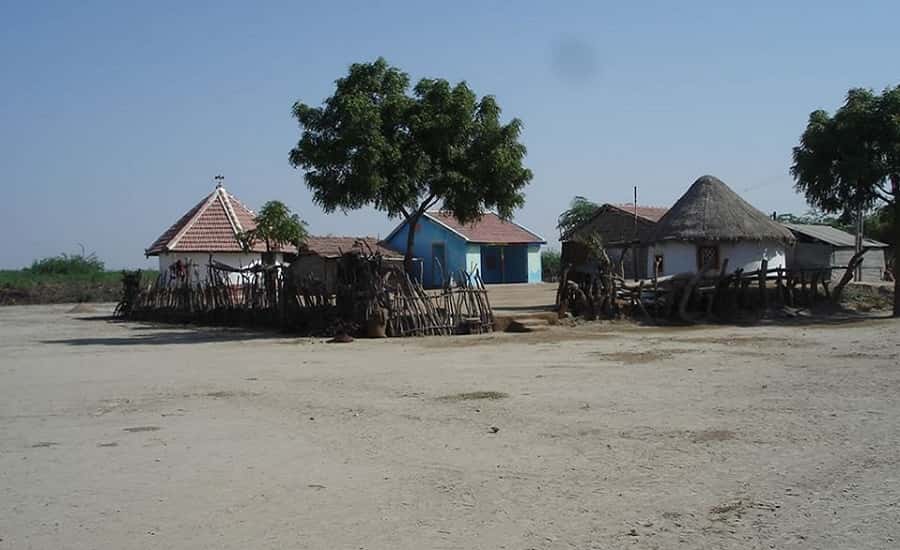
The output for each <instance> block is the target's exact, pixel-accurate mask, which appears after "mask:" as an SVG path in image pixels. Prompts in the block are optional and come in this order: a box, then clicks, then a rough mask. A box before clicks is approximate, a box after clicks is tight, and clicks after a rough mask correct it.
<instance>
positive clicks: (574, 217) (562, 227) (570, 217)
mask: <svg viewBox="0 0 900 550" xmlns="http://www.w3.org/2000/svg"><path fill="white" fill-rule="evenodd" d="M598 208H600V205H598V204H597V203H595V202H591V201H589V200H587V199H586V198H584V197H581V196H576V197H575V198H573V199H572V202H570V203H569V208H568V209H566V210H565V211H564V212H563V213H562V214H560V215H559V217H558V218H557V220H556V228H557V229H559V234H560V235H562V236H564V235H566V234H567V233H569V232H570V231H572V230H573V229H575V228H576V227H578V226H579V225H581V224H582V223H584V222H585V221H587V220H588V219H589V218H590V217H591V216H593V215H594V213H595V212H596V211H597V209H598Z"/></svg>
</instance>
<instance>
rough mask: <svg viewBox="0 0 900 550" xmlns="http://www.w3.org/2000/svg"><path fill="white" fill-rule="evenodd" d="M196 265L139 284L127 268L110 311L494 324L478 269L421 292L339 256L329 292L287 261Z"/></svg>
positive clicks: (348, 325)
mask: <svg viewBox="0 0 900 550" xmlns="http://www.w3.org/2000/svg"><path fill="white" fill-rule="evenodd" d="M196 271H197V270H183V271H182V272H181V274H176V273H174V272H173V273H163V274H161V275H160V277H159V279H157V281H156V282H155V283H154V284H152V285H150V286H149V287H148V288H145V289H140V288H139V286H138V285H136V284H135V283H134V274H128V273H126V274H125V275H124V276H123V298H122V301H121V302H120V304H119V306H118V307H117V308H116V314H117V315H118V316H120V317H123V318H127V319H134V320H142V321H157V322H175V323H196V324H214V325H230V326H250V327H253V326H258V327H270V328H279V329H282V330H285V331H290V332H295V333H301V334H316V335H331V334H335V333H348V334H356V335H367V336H422V335H451V334H469V333H481V332H490V331H491V330H493V322H494V317H493V312H492V310H491V306H490V301H489V300H488V296H487V290H486V289H485V287H484V283H483V282H482V280H481V278H480V277H479V276H478V275H477V274H476V275H469V274H460V276H459V277H457V278H456V280H455V281H454V282H453V283H448V284H447V285H446V286H445V288H443V289H442V290H440V291H437V292H435V291H426V290H425V289H424V288H423V287H422V285H421V284H419V283H418V282H416V281H413V280H412V279H410V277H409V276H408V275H407V274H406V273H405V272H403V270H402V269H399V268H397V267H393V266H388V265H387V264H386V263H384V262H383V261H382V259H381V257H380V256H379V255H377V254H369V255H366V254H358V253H353V254H345V255H343V256H342V257H341V258H340V259H339V263H338V280H339V283H338V285H337V290H336V292H334V293H327V292H326V291H325V290H324V289H325V285H324V284H323V283H322V282H321V281H317V280H315V279H310V278H305V279H300V280H294V279H293V278H292V273H291V272H290V270H289V269H288V268H287V267H286V266H274V265H273V266H254V267H251V268H244V269H236V268H232V267H229V266H227V265H224V264H219V263H216V262H214V261H212V260H211V261H210V263H209V265H208V266H207V273H206V277H205V278H199V277H196V276H194V277H187V276H184V275H183V273H196ZM138 277H139V276H138ZM138 280H139V279H138Z"/></svg>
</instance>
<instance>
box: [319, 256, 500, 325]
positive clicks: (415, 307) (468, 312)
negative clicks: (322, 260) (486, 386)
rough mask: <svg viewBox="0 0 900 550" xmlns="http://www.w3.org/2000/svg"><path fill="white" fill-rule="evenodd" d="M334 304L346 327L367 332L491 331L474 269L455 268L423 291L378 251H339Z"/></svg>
mask: <svg viewBox="0 0 900 550" xmlns="http://www.w3.org/2000/svg"><path fill="white" fill-rule="evenodd" d="M338 274H339V280H340V283H339V286H338V293H337V308H338V310H339V312H340V317H341V319H343V320H344V327H343V328H344V329H345V330H348V331H353V332H355V333H357V334H363V335H366V336H369V337H383V336H427V335H451V334H461V333H465V334H471V333H481V332H490V331H491V330H493V323H494V317H493V311H492V309H491V307H490V302H489V301H488V298H487V290H486V289H485V287H484V282H483V281H482V280H481V278H480V277H479V276H478V275H477V274H468V273H465V272H461V273H459V274H458V275H457V276H456V277H454V278H451V279H448V281H447V283H446V284H445V285H444V287H443V288H442V289H441V290H440V291H438V292H429V291H426V290H425V289H424V288H423V287H422V284H421V283H420V282H419V281H415V280H413V279H412V278H411V277H410V276H409V274H408V273H406V272H405V271H404V270H403V269H402V268H401V267H400V266H399V265H395V264H394V265H390V264H387V263H386V262H384V260H383V259H382V257H381V256H380V255H379V254H377V253H369V254H361V253H352V254H344V255H343V256H341V259H340V264H339V268H338Z"/></svg>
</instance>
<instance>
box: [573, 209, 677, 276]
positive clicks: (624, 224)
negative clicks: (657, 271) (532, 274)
mask: <svg viewBox="0 0 900 550" xmlns="http://www.w3.org/2000/svg"><path fill="white" fill-rule="evenodd" d="M666 210H667V209H666V208H663V207H657V206H635V205H634V204H604V205H602V206H600V207H599V208H598V209H597V211H596V212H595V213H594V215H593V216H591V217H590V218H588V219H587V220H585V221H584V222H583V223H581V224H579V225H578V226H576V227H574V228H573V229H571V230H570V231H568V232H567V233H565V234H564V235H562V236H561V237H560V241H562V259H561V261H562V265H564V266H571V269H573V270H574V271H575V272H583V273H595V272H596V271H597V265H596V261H591V260H590V259H589V258H590V255H589V254H588V250H587V248H588V247H587V245H585V244H584V243H585V239H588V238H589V237H591V236H596V237H598V238H599V239H600V242H601V244H602V245H603V247H604V248H605V249H606V252H607V254H608V255H609V256H610V259H611V260H613V261H615V262H617V263H618V262H619V261H621V265H622V270H623V276H624V277H625V278H626V279H632V278H634V279H643V278H647V277H649V276H650V273H649V272H648V271H647V265H648V261H647V257H648V249H649V248H648V247H649V240H650V238H651V237H652V235H653V229H654V227H655V226H656V222H657V221H659V219H660V218H662V217H663V215H664V214H665V213H666Z"/></svg>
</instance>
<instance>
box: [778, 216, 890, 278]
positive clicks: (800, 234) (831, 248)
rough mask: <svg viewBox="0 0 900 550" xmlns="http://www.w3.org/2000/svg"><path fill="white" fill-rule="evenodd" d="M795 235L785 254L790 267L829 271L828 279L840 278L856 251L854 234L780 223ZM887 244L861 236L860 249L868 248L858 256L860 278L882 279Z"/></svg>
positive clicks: (824, 227) (832, 228)
mask: <svg viewBox="0 0 900 550" xmlns="http://www.w3.org/2000/svg"><path fill="white" fill-rule="evenodd" d="M784 225H785V226H786V227H787V228H788V229H790V230H791V232H792V233H793V234H794V235H795V236H796V238H797V242H796V243H795V244H794V247H793V248H791V249H790V251H789V253H788V266H789V267H790V268H791V269H817V268H827V269H829V270H830V278H831V280H833V281H834V280H837V279H840V278H841V277H842V276H843V274H844V270H845V269H846V268H847V264H848V263H849V262H850V258H852V257H853V255H854V254H855V252H856V237H854V236H853V235H851V234H850V233H847V232H846V231H841V230H840V229H838V228H836V227H831V226H828V225H808V224H799V223H786V224H784ZM887 247H888V245H887V244H885V243H882V242H879V241H873V240H871V239H863V248H868V249H870V250H869V251H868V252H866V254H865V255H864V256H863V259H862V268H861V269H862V280H863V281H865V282H877V281H881V280H883V279H884V268H885V263H884V250H885V249H886V248H887Z"/></svg>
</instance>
